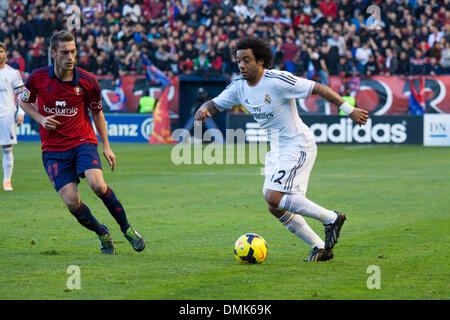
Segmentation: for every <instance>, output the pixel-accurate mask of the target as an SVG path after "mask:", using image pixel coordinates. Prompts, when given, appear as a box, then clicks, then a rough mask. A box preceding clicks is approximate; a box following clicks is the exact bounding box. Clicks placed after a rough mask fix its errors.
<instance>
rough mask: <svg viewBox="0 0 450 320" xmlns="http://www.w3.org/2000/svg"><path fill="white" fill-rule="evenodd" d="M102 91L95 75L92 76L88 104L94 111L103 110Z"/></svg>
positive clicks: (87, 97) (87, 98)
mask: <svg viewBox="0 0 450 320" xmlns="http://www.w3.org/2000/svg"><path fill="white" fill-rule="evenodd" d="M101 93H102V91H101V89H100V85H99V84H98V81H97V79H95V77H93V78H92V81H91V85H90V87H89V89H88V91H87V94H86V105H87V106H88V108H89V109H90V110H92V111H97V112H99V111H102V94H101Z"/></svg>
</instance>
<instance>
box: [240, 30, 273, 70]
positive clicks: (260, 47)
mask: <svg viewBox="0 0 450 320" xmlns="http://www.w3.org/2000/svg"><path fill="white" fill-rule="evenodd" d="M246 49H251V50H252V52H253V55H254V56H255V59H256V61H259V60H261V59H262V60H263V61H264V65H263V66H264V68H265V69H269V68H270V67H271V66H272V62H273V53H272V49H271V48H270V46H269V43H268V42H267V41H266V40H265V39H262V38H257V37H243V38H240V39H239V40H238V42H237V44H236V52H237V51H238V50H246Z"/></svg>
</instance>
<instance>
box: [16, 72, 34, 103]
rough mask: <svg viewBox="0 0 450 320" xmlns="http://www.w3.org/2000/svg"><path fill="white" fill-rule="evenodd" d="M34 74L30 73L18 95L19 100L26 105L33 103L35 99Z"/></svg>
mask: <svg viewBox="0 0 450 320" xmlns="http://www.w3.org/2000/svg"><path fill="white" fill-rule="evenodd" d="M33 79H34V73H31V74H30V76H29V77H28V79H27V81H26V82H25V88H24V89H23V91H22V93H21V94H20V100H21V101H23V102H26V103H34V102H35V101H36V97H37V93H38V92H37V90H36V88H35V86H34V81H33Z"/></svg>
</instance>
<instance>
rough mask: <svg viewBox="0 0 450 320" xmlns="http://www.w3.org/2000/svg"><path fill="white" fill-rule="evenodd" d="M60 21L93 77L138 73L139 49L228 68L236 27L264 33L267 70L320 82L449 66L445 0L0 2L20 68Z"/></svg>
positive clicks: (185, 67) (209, 69) (185, 69)
mask: <svg viewBox="0 0 450 320" xmlns="http://www.w3.org/2000/svg"><path fill="white" fill-rule="evenodd" d="M372 4H377V5H378V6H379V10H378V11H377V10H375V11H374V15H373V16H371V12H367V9H368V7H369V6H370V5H372ZM75 5H76V6H78V8H80V21H81V24H80V25H78V26H77V25H75V24H74V21H75V18H76V14H77V11H76V10H74V9H75V8H76V7H75ZM378 13H379V15H378ZM68 26H75V29H73V32H74V33H75V35H76V42H77V47H78V52H79V54H78V65H79V66H82V67H84V68H85V69H87V70H88V71H90V72H92V73H94V74H96V75H108V74H110V75H114V76H116V77H117V76H118V75H122V74H143V73H144V71H143V69H144V65H143V62H142V59H141V55H142V54H145V55H146V56H147V57H148V58H149V59H150V60H151V61H152V62H153V63H154V64H155V65H156V66H157V67H158V68H159V69H161V70H162V71H164V72H165V73H166V74H167V75H174V74H175V75H176V74H200V75H205V76H210V75H232V74H233V73H236V72H238V69H237V65H236V63H235V57H234V55H233V51H234V48H235V45H236V40H237V39H238V38H239V37H241V36H244V35H255V36H259V37H264V38H266V39H268V41H269V43H270V45H271V47H272V50H273V53H274V58H275V59H274V68H277V69H281V70H288V71H290V72H293V73H294V74H296V75H299V76H306V77H309V78H311V77H318V78H319V79H320V80H321V81H322V82H324V83H327V81H328V76H329V75H341V76H342V75H345V76H349V75H352V74H358V75H361V76H370V75H418V74H431V75H440V74H449V73H450V0H430V1H425V0H385V1H381V0H379V1H366V0H353V1H352V0H324V1H313V0H280V1H276V0H248V1H247V0H234V1H232V0H203V1H202V0H173V1H161V0H141V1H138V0H111V1H102V0H77V1H75V0H74V1H58V0H0V41H1V42H5V44H6V45H7V47H8V49H9V53H10V54H9V64H10V65H12V66H13V67H15V68H17V69H19V70H20V71H21V72H23V73H25V74H26V73H29V72H31V71H32V70H33V69H35V68H37V67H40V66H44V65H47V64H48V53H49V51H48V44H49V39H50V36H51V35H52V33H53V32H54V31H59V30H62V29H67V28H68Z"/></svg>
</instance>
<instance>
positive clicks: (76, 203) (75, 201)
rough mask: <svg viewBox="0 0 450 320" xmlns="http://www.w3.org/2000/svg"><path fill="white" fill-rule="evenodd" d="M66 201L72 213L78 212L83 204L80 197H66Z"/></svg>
mask: <svg viewBox="0 0 450 320" xmlns="http://www.w3.org/2000/svg"><path fill="white" fill-rule="evenodd" d="M64 203H65V204H66V206H67V209H69V211H70V212H71V213H72V214H73V213H75V212H77V211H78V209H80V206H81V200H80V199H79V198H71V199H66V200H64Z"/></svg>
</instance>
